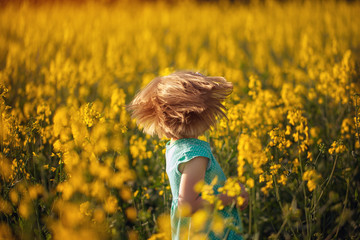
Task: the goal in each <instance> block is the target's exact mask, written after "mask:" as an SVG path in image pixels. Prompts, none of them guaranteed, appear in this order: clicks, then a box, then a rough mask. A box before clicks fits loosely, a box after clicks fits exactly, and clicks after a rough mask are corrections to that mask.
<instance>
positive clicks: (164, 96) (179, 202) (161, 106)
mask: <svg viewBox="0 0 360 240" xmlns="http://www.w3.org/2000/svg"><path fill="white" fill-rule="evenodd" d="M231 92H232V84H231V83H230V82H227V81H226V80H225V79H224V78H223V77H206V76H204V75H202V74H199V73H194V72H188V71H181V72H176V73H173V74H170V75H168V76H164V77H157V78H155V79H153V80H152V81H151V82H150V83H149V84H148V85H147V86H146V87H145V88H144V89H143V90H142V91H140V92H139V93H138V94H137V95H136V96H135V98H134V100H133V101H132V102H131V103H130V104H129V106H128V110H129V111H130V112H131V116H132V117H133V118H135V119H136V120H137V124H138V125H140V126H142V127H143V128H144V131H145V132H146V133H148V134H150V135H153V134H157V135H158V136H159V137H167V138H170V139H171V141H169V142H168V143H167V144H166V172H167V174H168V177H169V181H170V186H171V192H172V196H173V200H172V204H171V226H172V229H171V230H172V239H174V240H177V239H183V238H184V236H185V235H187V236H189V234H190V232H191V217H184V216H181V214H179V213H178V209H179V208H181V207H182V206H190V207H191V211H192V212H193V213H194V212H195V211H197V210H199V209H202V208H204V207H205V206H207V205H208V203H207V201H205V200H204V199H203V198H202V197H201V195H199V193H197V192H196V191H195V190H194V187H195V185H196V183H198V182H199V181H204V182H205V183H206V184H210V183H211V182H212V180H213V179H215V178H217V180H218V181H217V184H216V185H215V186H214V192H215V194H217V197H218V198H219V199H220V200H221V201H222V204H223V205H224V206H225V208H224V209H223V210H221V211H220V213H221V215H222V217H224V218H229V217H231V218H232V219H233V221H234V224H235V225H236V226H238V225H239V221H240V219H239V216H238V213H237V209H236V207H235V208H234V207H233V208H231V205H232V206H234V203H235V202H236V201H235V199H236V197H229V196H227V195H225V194H219V193H218V192H217V189H218V188H219V187H221V186H222V185H223V184H224V182H225V180H226V177H225V175H224V172H223V171H222V169H221V167H220V165H219V163H218V162H217V161H216V159H215V158H214V156H213V155H212V153H211V149H210V145H209V144H208V143H207V142H205V141H202V140H199V139H198V137H199V136H200V135H202V134H203V133H204V132H205V131H206V130H208V129H209V128H210V127H211V126H214V125H215V124H216V118H217V117H218V116H225V113H224V109H225V107H224V106H223V105H222V103H221V102H222V101H223V100H225V98H226V97H227V96H228V95H229V94H230V93H231ZM225 117H226V116H225ZM242 190H243V191H242V197H243V198H244V199H245V202H244V204H243V205H242V206H239V207H240V209H243V208H245V207H246V206H247V202H248V194H247V193H246V191H245V190H244V187H243V186H242ZM184 228H185V229H186V231H187V232H186V233H185V234H184V231H183V229H184ZM204 232H205V233H206V234H208V236H207V239H242V237H241V236H240V235H237V234H236V233H235V232H234V231H230V230H229V229H225V231H224V232H223V233H222V234H220V236H219V235H217V234H215V233H214V232H212V231H211V229H207V230H205V231H204ZM180 235H181V236H180ZM189 238H190V239H191V235H190V236H189Z"/></svg>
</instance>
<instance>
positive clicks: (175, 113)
mask: <svg viewBox="0 0 360 240" xmlns="http://www.w3.org/2000/svg"><path fill="white" fill-rule="evenodd" d="M231 92H232V83H230V82H228V81H226V80H225V78H223V77H211V76H204V75H202V74H200V73H194V72H190V71H180V72H175V73H172V74H170V75H168V76H164V77H156V78H155V79H153V80H152V81H151V82H150V83H149V84H148V85H147V86H146V87H145V88H144V89H142V90H141V91H140V92H138V93H137V95H136V96H135V98H134V99H133V101H132V102H131V103H130V104H129V105H128V106H127V109H128V111H129V112H130V114H131V117H132V118H135V119H136V122H137V124H138V125H139V126H140V127H143V130H144V132H145V133H147V134H150V135H154V134H157V135H158V136H159V137H168V138H175V139H180V138H192V137H198V136H199V135H201V134H203V133H204V132H205V131H206V130H208V129H209V128H210V127H212V126H215V125H216V119H217V117H226V115H225V112H224V110H225V107H224V105H223V104H222V101H224V100H225V98H226V97H227V96H228V95H229V94H230V93H231Z"/></svg>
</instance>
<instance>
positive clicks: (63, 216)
mask: <svg viewBox="0 0 360 240" xmlns="http://www.w3.org/2000/svg"><path fill="white" fill-rule="evenodd" d="M359 13H360V2H356V1H355V2H352V3H348V2H342V1H337V2H335V1H302V2H301V3H300V2H293V1H291V2H287V3H282V4H280V3H278V2H273V1H265V3H264V2H260V3H250V4H243V5H241V4H236V3H234V4H230V3H227V2H226V1H220V2H213V3H206V2H202V3H196V2H186V3H183V2H180V3H172V4H166V3H164V2H140V3H134V2H132V1H128V2H126V3H122V2H120V3H114V4H103V3H93V2H89V3H82V4H71V3H62V4H60V3H53V4H40V5H36V6H35V5H31V4H22V5H19V4H17V5H15V4H11V3H9V4H7V5H5V6H3V7H1V9H0V95H1V98H0V109H1V117H0V149H1V152H0V239H1V240H2V239H47V240H49V239H55V240H65V239H66V240H69V239H70V240H71V239H76V240H78V239H84V240H85V239H86V240H92V239H130V240H134V239H149V238H150V239H152V240H155V239H170V219H169V213H170V204H171V198H172V196H171V191H170V187H169V183H168V179H167V176H166V173H165V157H164V152H165V144H166V142H167V141H168V140H167V139H159V138H157V137H152V136H148V135H145V134H144V133H143V132H142V131H141V129H138V128H137V126H136V124H135V122H134V121H132V120H131V119H130V117H129V115H128V113H127V112H126V110H125V105H126V104H127V103H129V102H130V101H131V99H132V97H133V96H134V94H135V93H136V91H137V90H139V89H140V88H141V87H143V86H145V85H146V84H147V83H148V82H150V81H151V80H152V79H153V78H154V77H155V76H158V75H166V74H169V73H171V72H173V71H176V70H182V69H186V70H194V71H199V72H201V73H203V74H206V75H215V76H224V77H225V78H226V79H227V80H228V81H230V82H232V83H233V84H234V90H233V93H232V94H231V95H230V98H229V99H228V100H227V101H226V103H225V105H226V107H227V109H228V110H227V116H228V119H225V118H223V119H219V124H218V126H217V128H216V129H212V130H211V131H209V132H207V133H206V134H205V135H204V136H201V139H203V140H207V141H209V142H210V145H211V146H212V150H213V153H214V155H215V157H216V158H217V160H218V161H219V163H220V165H221V166H222V168H223V169H224V172H225V174H226V175H227V176H228V177H229V181H227V183H226V184H225V186H224V187H223V191H224V192H227V193H228V194H233V195H236V194H239V188H238V184H237V180H240V181H241V182H243V183H244V184H245V185H246V187H247V188H248V191H249V193H250V203H249V206H248V208H247V209H245V210H244V211H241V212H240V215H241V218H242V226H230V227H231V228H233V229H235V230H237V231H240V232H241V233H242V235H243V236H244V239H269V238H270V239H359V238H360V206H359V204H360V203H359V201H360V196H359V192H360V169H359V168H360V134H359V133H360V107H359V106H360V95H359V94H360V80H359V79H360V68H359V63H360V14H359ZM209 189H211V186H210V187H209V186H206V185H205V186H200V187H198V191H199V192H202V196H203V197H204V198H205V199H207V200H208V201H209V202H213V203H214V204H215V206H216V207H215V209H214V212H204V211H202V210H199V211H198V212H196V213H195V214H194V216H193V220H192V221H193V223H192V224H193V228H192V231H193V233H192V234H193V238H192V239H195V240H196V239H200V236H199V235H197V231H200V230H201V229H202V228H204V224H203V223H204V222H205V220H207V219H208V218H209V215H213V214H215V215H216V211H217V209H218V208H221V204H220V203H219V202H218V201H217V199H216V197H215V196H213V195H212V194H211V191H209ZM213 219H214V220H213V222H212V223H211V228H212V229H213V230H214V232H218V231H222V230H223V229H224V228H225V227H228V225H229V223H228V222H226V221H222V219H219V218H217V217H215V218H213ZM202 237H204V236H203V235H202ZM205 238H206V236H205Z"/></svg>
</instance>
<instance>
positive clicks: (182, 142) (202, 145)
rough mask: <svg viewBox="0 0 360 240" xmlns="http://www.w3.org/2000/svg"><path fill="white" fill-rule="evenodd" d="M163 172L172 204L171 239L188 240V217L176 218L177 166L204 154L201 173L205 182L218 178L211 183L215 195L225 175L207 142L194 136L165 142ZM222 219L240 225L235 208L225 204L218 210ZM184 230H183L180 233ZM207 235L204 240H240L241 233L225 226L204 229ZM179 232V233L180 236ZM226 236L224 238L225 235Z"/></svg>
mask: <svg viewBox="0 0 360 240" xmlns="http://www.w3.org/2000/svg"><path fill="white" fill-rule="evenodd" d="M165 156H166V173H167V175H168V177H169V181H170V187H171V193H172V197H173V198H172V203H171V213H170V216H171V233H172V239H173V240H179V239H183V238H184V236H188V238H189V239H191V217H179V216H178V214H177V210H178V196H179V187H180V180H181V172H180V171H179V169H178V166H179V164H180V163H185V162H188V161H190V160H191V159H193V158H195V157H206V158H208V159H209V163H208V167H207V170H206V172H205V179H204V181H205V183H206V184H210V183H211V181H212V180H213V179H214V178H215V177H216V176H217V178H218V181H217V184H215V186H214V188H213V189H214V193H215V194H217V193H218V191H217V189H218V188H219V187H221V186H223V185H224V183H225V181H226V177H225V174H224V172H223V170H222V169H221V167H220V165H219V163H218V162H217V161H216V159H215V157H214V156H213V154H212V153H211V148H210V145H209V143H207V142H205V141H202V140H199V139H195V138H182V139H179V140H176V141H175V142H173V143H172V144H170V142H168V143H167V144H166V154H165ZM219 213H220V214H221V216H222V217H223V218H224V219H230V220H231V221H232V222H233V224H234V225H235V226H236V227H238V228H241V226H240V217H239V215H238V212H237V209H236V208H230V207H229V206H226V207H225V208H224V209H223V210H221V211H219ZM184 229H185V233H184ZM204 232H205V233H206V234H207V239H213V240H220V239H228V240H235V239H236V240H241V239H243V238H242V237H241V235H238V234H236V232H235V231H233V230H230V229H227V228H225V229H224V232H223V233H222V234H215V233H214V232H213V231H211V229H207V230H204ZM180 234H181V236H180ZM225 237H226V238H225Z"/></svg>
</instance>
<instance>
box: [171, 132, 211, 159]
mask: <svg viewBox="0 0 360 240" xmlns="http://www.w3.org/2000/svg"><path fill="white" fill-rule="evenodd" d="M166 151H167V152H169V153H170V152H171V155H172V156H176V158H179V160H180V159H181V160H189V159H192V158H194V157H198V156H202V157H207V158H209V159H210V158H211V156H212V153H211V148H210V144H209V143H208V142H205V141H203V140H200V139H196V138H182V139H178V140H176V141H175V142H173V143H170V142H168V143H167V145H166ZM181 160H180V161H181Z"/></svg>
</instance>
